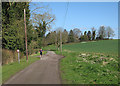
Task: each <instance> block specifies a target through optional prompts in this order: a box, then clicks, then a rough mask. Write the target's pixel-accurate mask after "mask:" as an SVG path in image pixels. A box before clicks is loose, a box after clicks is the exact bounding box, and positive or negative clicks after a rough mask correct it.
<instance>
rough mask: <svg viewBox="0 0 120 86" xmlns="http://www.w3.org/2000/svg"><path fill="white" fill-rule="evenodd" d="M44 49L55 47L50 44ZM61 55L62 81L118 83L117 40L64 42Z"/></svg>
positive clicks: (70, 82) (68, 82) (71, 82)
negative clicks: (62, 56)
mask: <svg viewBox="0 0 120 86" xmlns="http://www.w3.org/2000/svg"><path fill="white" fill-rule="evenodd" d="M45 49H49V50H55V49H56V47H55V46H54V45H51V46H49V47H45ZM56 53H57V54H60V52H59V51H56ZM62 55H64V56H65V58H63V59H62V60H61V62H60V69H61V77H62V83H64V84H66V83H67V84H117V83H118V40H101V41H91V42H80V43H70V44H64V45H63V52H62Z"/></svg>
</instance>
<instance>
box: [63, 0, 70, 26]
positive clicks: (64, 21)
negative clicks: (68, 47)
mask: <svg viewBox="0 0 120 86" xmlns="http://www.w3.org/2000/svg"><path fill="white" fill-rule="evenodd" d="M68 6H69V2H67V9H66V13H65V18H64V23H63V28H64V26H65V20H66V16H67V12H68Z"/></svg>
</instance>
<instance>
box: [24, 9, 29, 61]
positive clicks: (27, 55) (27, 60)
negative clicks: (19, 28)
mask: <svg viewBox="0 0 120 86" xmlns="http://www.w3.org/2000/svg"><path fill="white" fill-rule="evenodd" d="M24 23H25V43H26V60H27V62H28V52H27V31H26V13H25V9H24Z"/></svg>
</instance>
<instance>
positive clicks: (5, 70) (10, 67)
mask: <svg viewBox="0 0 120 86" xmlns="http://www.w3.org/2000/svg"><path fill="white" fill-rule="evenodd" d="M43 54H46V51H45V52H43ZM39 55H40V54H39V53H37V54H34V55H31V56H28V62H26V58H23V59H21V61H20V64H19V63H18V62H14V63H10V64H7V65H3V66H2V83H5V81H6V80H8V79H9V78H10V77H11V76H13V75H14V74H16V73H17V72H19V71H21V70H22V69H24V68H26V67H27V66H29V65H30V64H32V63H33V62H35V61H37V60H40V58H36V56H39Z"/></svg>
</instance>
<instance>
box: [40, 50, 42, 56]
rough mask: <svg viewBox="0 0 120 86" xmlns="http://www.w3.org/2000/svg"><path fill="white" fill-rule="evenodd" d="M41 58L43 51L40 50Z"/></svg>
mask: <svg viewBox="0 0 120 86" xmlns="http://www.w3.org/2000/svg"><path fill="white" fill-rule="evenodd" d="M40 57H42V49H40Z"/></svg>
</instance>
